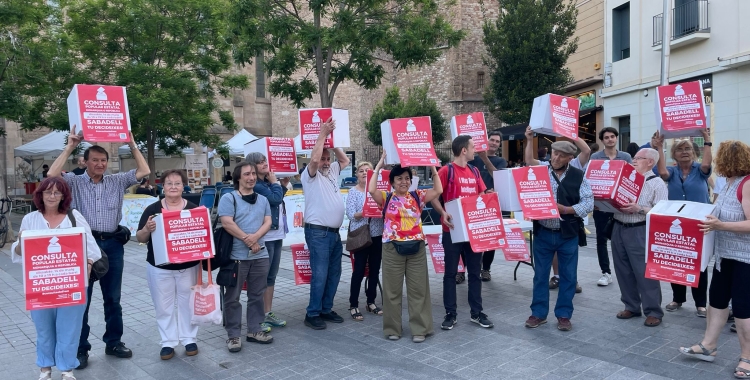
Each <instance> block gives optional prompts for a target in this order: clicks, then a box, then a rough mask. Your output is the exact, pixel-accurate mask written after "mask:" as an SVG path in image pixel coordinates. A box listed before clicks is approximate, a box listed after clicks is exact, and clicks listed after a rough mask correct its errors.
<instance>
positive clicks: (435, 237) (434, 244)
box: [425, 234, 466, 274]
mask: <svg viewBox="0 0 750 380" xmlns="http://www.w3.org/2000/svg"><path fill="white" fill-rule="evenodd" d="M425 239H426V241H425V243H427V248H428V250H429V251H430V257H431V258H432V267H433V268H434V269H435V273H437V274H441V273H445V249H444V248H443V234H427V235H425ZM465 271H466V269H465V268H464V261H463V259H462V258H461V257H459V258H458V273H464V272H465Z"/></svg>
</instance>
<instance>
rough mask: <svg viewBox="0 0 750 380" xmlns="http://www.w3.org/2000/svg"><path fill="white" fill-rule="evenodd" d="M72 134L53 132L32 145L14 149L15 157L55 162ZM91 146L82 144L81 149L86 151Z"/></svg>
mask: <svg viewBox="0 0 750 380" xmlns="http://www.w3.org/2000/svg"><path fill="white" fill-rule="evenodd" d="M69 133H70V132H64V131H51V132H50V133H48V134H47V135H45V136H42V137H40V138H38V139H36V140H34V141H32V142H30V143H27V144H23V145H21V146H19V147H18V148H15V149H13V156H14V157H24V158H29V159H32V160H40V159H41V160H48V161H54V160H55V159H56V158H57V157H58V156H59V155H60V154H61V153H62V151H63V150H64V149H65V141H66V138H67V136H68V134H69ZM90 146H91V144H89V143H87V142H85V141H84V142H82V143H81V144H80V145H79V147H80V148H82V149H86V148H88V147H90Z"/></svg>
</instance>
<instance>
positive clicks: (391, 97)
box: [365, 85, 448, 146]
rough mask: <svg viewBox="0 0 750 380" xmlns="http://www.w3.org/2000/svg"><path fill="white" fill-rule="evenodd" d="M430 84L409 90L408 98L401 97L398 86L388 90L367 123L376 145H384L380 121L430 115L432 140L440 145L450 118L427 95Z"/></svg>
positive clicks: (368, 130) (368, 136) (371, 139)
mask: <svg viewBox="0 0 750 380" xmlns="http://www.w3.org/2000/svg"><path fill="white" fill-rule="evenodd" d="M428 90H429V88H428V86H426V85H425V86H418V87H415V88H413V89H410V90H409V93H408V95H407V96H406V100H404V99H401V95H400V92H399V89H398V87H396V86H394V87H391V88H389V89H388V90H386V95H385V99H383V101H382V102H381V103H380V104H378V105H376V106H375V109H374V110H373V111H372V115H370V119H369V120H368V121H367V122H366V123H365V129H367V138H368V139H370V142H372V143H373V144H375V145H379V146H382V145H383V140H382V138H381V134H380V123H382V122H384V121H385V120H388V119H398V118H403V117H415V116H429V117H430V124H431V126H432V142H433V144H434V145H438V144H440V143H441V142H443V140H445V138H446V137H447V133H448V120H447V119H446V118H445V117H443V115H442V114H441V113H440V109H439V108H438V105H437V103H436V102H435V100H434V99H431V98H430V97H428V96H427V92H428Z"/></svg>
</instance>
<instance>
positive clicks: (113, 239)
mask: <svg viewBox="0 0 750 380" xmlns="http://www.w3.org/2000/svg"><path fill="white" fill-rule="evenodd" d="M82 140H83V138H82V137H81V136H80V135H77V134H76V133H75V126H74V127H73V128H72V129H71V132H70V135H68V145H66V146H65V149H64V150H63V152H62V153H61V154H60V156H58V157H57V159H56V160H55V162H54V163H52V166H51V167H50V168H49V173H48V176H49V177H57V176H61V175H62V178H63V179H64V180H65V182H67V183H68V185H69V186H70V191H71V193H72V196H73V207H74V208H75V209H76V210H78V211H80V212H81V214H83V217H84V218H85V219H86V221H87V222H88V223H89V225H91V230H92V231H91V233H92V234H93V235H94V238H96V243H97V244H99V248H101V249H102V251H104V253H106V254H107V258H108V260H109V271H108V272H107V274H106V275H104V276H103V277H102V278H100V279H99V286H100V287H101V289H102V298H103V299H104V320H105V321H106V324H107V327H106V330H105V332H104V335H103V336H102V340H103V341H104V343H105V345H106V347H105V349H104V352H105V353H106V354H107V355H113V356H116V357H118V358H129V357H131V356H133V352H132V351H130V349H129V348H127V347H125V344H124V343H123V342H122V341H121V340H120V338H122V334H123V322H122V306H120V296H121V291H122V270H123V267H124V264H125V260H124V255H125V249H124V247H123V246H124V245H125V243H127V242H128V240H129V239H130V231H128V232H127V233H125V230H127V229H126V228H125V227H123V228H120V226H119V225H118V224H119V223H120V220H122V202H123V200H124V197H125V190H126V189H127V188H128V187H130V186H133V185H135V184H137V183H138V181H139V180H140V179H142V178H144V177H146V176H147V175H149V174H151V169H149V167H148V163H147V162H146V159H145V158H143V155H142V154H141V152H140V150H138V146H136V144H135V140H134V138H133V134H132V133H131V134H130V141H129V142H128V144H129V145H130V151H131V152H132V154H133V158H134V159H135V163H136V169H132V170H130V171H127V172H123V173H117V174H108V175H105V174H104V173H105V172H106V171H107V165H108V161H109V153H108V152H107V151H106V150H105V149H104V148H102V147H100V146H98V145H92V146H91V147H89V148H88V149H86V151H85V152H84V153H83V160H84V161H85V162H86V172H85V173H83V174H82V175H75V174H73V173H66V174H61V173H62V168H63V166H64V165H65V162H66V161H67V159H68V157H70V155H71V154H72V153H73V150H74V149H75V148H76V147H77V146H78V144H80V143H81V141H82ZM93 289H94V287H93V285H92V284H90V285H89V287H88V303H89V305H91V293H92V291H93ZM88 315H89V307H88V306H87V307H86V313H85V314H84V317H83V328H82V329H81V341H80V343H79V346H78V361H79V362H80V365H79V366H78V367H77V368H78V369H83V368H86V366H87V365H88V357H89V355H88V352H89V350H91V344H90V343H89V340H88V337H89V330H90V327H89V323H88V320H89V318H88Z"/></svg>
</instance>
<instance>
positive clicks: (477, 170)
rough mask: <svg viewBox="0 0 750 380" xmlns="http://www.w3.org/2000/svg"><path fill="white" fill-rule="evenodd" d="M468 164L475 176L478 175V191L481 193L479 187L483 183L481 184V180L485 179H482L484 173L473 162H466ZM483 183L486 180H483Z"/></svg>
mask: <svg viewBox="0 0 750 380" xmlns="http://www.w3.org/2000/svg"><path fill="white" fill-rule="evenodd" d="M466 165H467V166H469V169H471V172H472V173H474V177H476V179H477V193H479V189H480V188H481V187H480V186H481V185H480V183H479V181H484V180H483V179H482V174H480V173H479V169H477V167H476V166H474V165H472V164H466ZM482 183H484V182H482Z"/></svg>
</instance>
